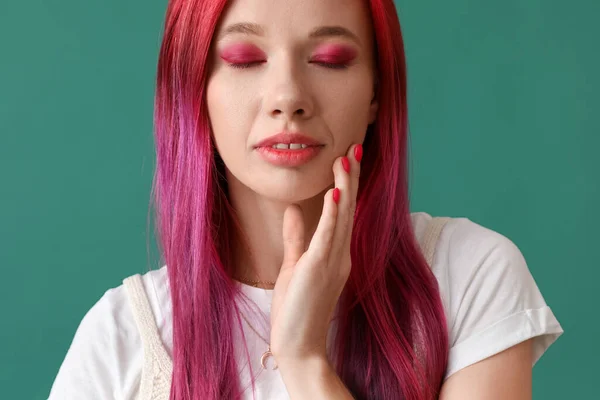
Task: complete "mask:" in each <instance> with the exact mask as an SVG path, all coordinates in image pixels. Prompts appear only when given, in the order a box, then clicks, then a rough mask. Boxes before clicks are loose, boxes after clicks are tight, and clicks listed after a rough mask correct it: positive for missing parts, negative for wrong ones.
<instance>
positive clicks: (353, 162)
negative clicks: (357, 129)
mask: <svg viewBox="0 0 600 400" xmlns="http://www.w3.org/2000/svg"><path fill="white" fill-rule="evenodd" d="M362 152H363V148H362V145H361V144H355V145H352V146H350V150H349V151H348V160H349V161H350V187H351V189H350V192H351V193H350V206H349V207H348V216H349V221H348V223H349V226H348V232H347V235H346V246H347V247H348V249H349V248H350V247H349V246H350V242H351V239H352V230H353V227H354V216H355V214H356V204H357V200H358V186H359V182H360V161H361V160H362Z"/></svg>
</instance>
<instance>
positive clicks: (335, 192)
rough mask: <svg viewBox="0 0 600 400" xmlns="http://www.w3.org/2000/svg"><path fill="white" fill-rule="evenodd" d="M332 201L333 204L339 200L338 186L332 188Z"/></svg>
mask: <svg viewBox="0 0 600 400" xmlns="http://www.w3.org/2000/svg"><path fill="white" fill-rule="evenodd" d="M333 201H335V204H337V203H339V202H340V189H338V188H335V189H333Z"/></svg>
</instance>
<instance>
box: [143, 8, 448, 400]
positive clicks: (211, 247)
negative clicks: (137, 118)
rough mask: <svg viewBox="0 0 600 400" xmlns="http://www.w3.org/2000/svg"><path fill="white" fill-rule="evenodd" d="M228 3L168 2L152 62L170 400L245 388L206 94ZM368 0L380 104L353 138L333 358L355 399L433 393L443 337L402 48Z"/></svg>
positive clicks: (389, 13)
mask: <svg viewBox="0 0 600 400" xmlns="http://www.w3.org/2000/svg"><path fill="white" fill-rule="evenodd" d="M226 3H227V1H226V0H170V1H169V3H168V6H167V12H166V20H165V25H164V37H163V40H162V45H161V48H160V54H159V60H158V71H157V82H156V85H157V87H156V95H155V110H154V124H155V144H156V157H157V163H156V170H155V176H154V180H153V184H152V200H154V201H155V202H156V207H155V218H156V229H157V238H158V242H159V243H158V245H159V249H160V252H161V256H162V257H163V258H164V260H163V261H164V262H165V263H166V265H167V270H168V277H169V285H170V291H171V299H172V307H173V376H172V386H171V397H170V399H171V400H200V399H201V400H216V399H237V398H240V397H241V394H242V392H243V388H242V387H241V382H239V380H240V379H239V375H238V362H239V361H238V360H236V358H235V356H234V340H235V337H234V335H233V333H232V330H233V329H232V328H234V327H235V326H238V327H240V328H241V322H240V321H241V320H240V316H239V307H238V306H237V303H236V301H235V299H236V296H237V295H238V294H239V289H236V285H235V284H234V281H233V280H232V278H231V273H232V257H231V253H232V251H233V249H232V248H231V244H230V243H231V242H232V238H233V237H234V236H236V235H238V234H239V224H238V222H237V220H236V218H235V213H234V210H233V209H232V207H231V204H230V203H229V200H228V197H227V182H226V180H225V179H224V174H223V168H224V167H223V165H222V160H221V159H220V157H219V156H218V154H217V152H216V150H215V146H214V142H213V139H212V138H211V128H210V121H209V117H208V112H207V108H206V101H205V98H206V97H205V95H206V86H207V85H206V81H207V77H208V75H209V73H210V59H209V55H210V47H211V41H212V37H213V34H214V31H215V29H216V26H217V23H218V21H219V17H220V16H221V14H222V13H223V11H224V9H225V6H226ZM368 3H369V10H370V14H371V18H372V22H373V26H374V40H375V54H376V56H375V58H376V59H375V62H376V65H377V69H378V71H377V75H378V82H379V84H378V88H377V92H376V96H377V99H378V101H379V111H378V115H377V119H376V121H375V123H373V124H371V125H370V126H369V127H368V130H367V134H366V138H365V142H364V143H363V146H364V149H365V152H364V159H363V161H362V164H361V178H360V183H359V191H358V199H357V207H356V213H355V219H354V228H353V234H352V241H351V243H352V244H351V258H352V271H351V274H350V277H349V279H348V282H347V284H346V286H345V288H344V290H343V292H342V294H341V297H340V299H339V308H338V311H339V313H338V315H337V324H338V325H337V329H336V336H335V340H334V342H333V344H332V346H333V347H332V349H330V351H331V353H330V354H331V357H332V364H333V365H334V367H335V369H336V371H337V373H338V374H339V376H340V378H341V379H342V381H343V382H344V384H345V385H346V386H347V387H348V389H349V390H350V391H351V392H352V394H353V395H354V397H355V398H356V399H382V400H398V399H406V400H429V399H434V398H437V396H438V394H439V390H440V387H441V384H442V381H443V377H444V372H445V368H446V363H447V354H448V335H447V326H446V320H445V316H444V310H443V307H442V302H441V298H440V294H439V290H438V285H437V281H436V279H435V277H434V275H433V274H432V272H431V271H430V269H429V267H428V265H427V263H426V261H425V259H424V257H423V255H422V253H421V251H420V249H419V245H418V242H417V241H416V239H415V236H414V233H413V228H412V225H411V219H410V211H409V198H408V179H407V176H408V162H407V160H408V156H407V135H408V132H407V130H408V126H407V124H408V121H407V115H408V114H407V99H406V65H405V55H404V44H403V39H402V34H401V29H400V23H399V20H398V16H397V12H396V8H395V6H394V3H393V1H392V0H370V1H369V2H368ZM245 351H246V353H245V354H246V355H247V356H248V355H249V352H248V348H247V346H246V347H245ZM252 385H253V386H254V380H253V381H252Z"/></svg>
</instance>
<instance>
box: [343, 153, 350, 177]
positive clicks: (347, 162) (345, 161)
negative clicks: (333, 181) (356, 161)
mask: <svg viewBox="0 0 600 400" xmlns="http://www.w3.org/2000/svg"><path fill="white" fill-rule="evenodd" d="M342 167H344V171H346V172H348V173H350V160H348V157H345V156H344V157H342Z"/></svg>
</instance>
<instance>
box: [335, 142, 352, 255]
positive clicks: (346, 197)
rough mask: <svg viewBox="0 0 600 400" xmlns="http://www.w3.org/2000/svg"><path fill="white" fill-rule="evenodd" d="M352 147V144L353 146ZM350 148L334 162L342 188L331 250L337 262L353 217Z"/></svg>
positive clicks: (336, 183)
mask: <svg viewBox="0 0 600 400" xmlns="http://www.w3.org/2000/svg"><path fill="white" fill-rule="evenodd" d="M351 147H352V146H351ZM349 155H350V150H348V152H347V153H346V155H345V156H343V157H340V158H338V159H337V160H336V161H335V162H334V163H333V174H334V179H335V186H336V187H338V188H340V191H341V196H340V202H339V204H338V206H339V207H338V218H337V224H336V227H335V232H334V237H333V244H332V248H331V252H330V260H332V261H334V260H335V262H336V263H338V262H339V260H340V254H341V252H342V249H343V248H344V246H345V245H346V242H347V240H346V237H347V235H348V232H349V230H350V229H351V225H352V218H351V214H350V208H351V207H352V203H353V199H352V197H351V195H352V193H353V189H352V186H353V185H352V179H351V176H352V175H351V174H352V173H353V171H352V162H351V161H350V157H349ZM344 164H345V165H346V166H347V167H348V171H346V168H344Z"/></svg>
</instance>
